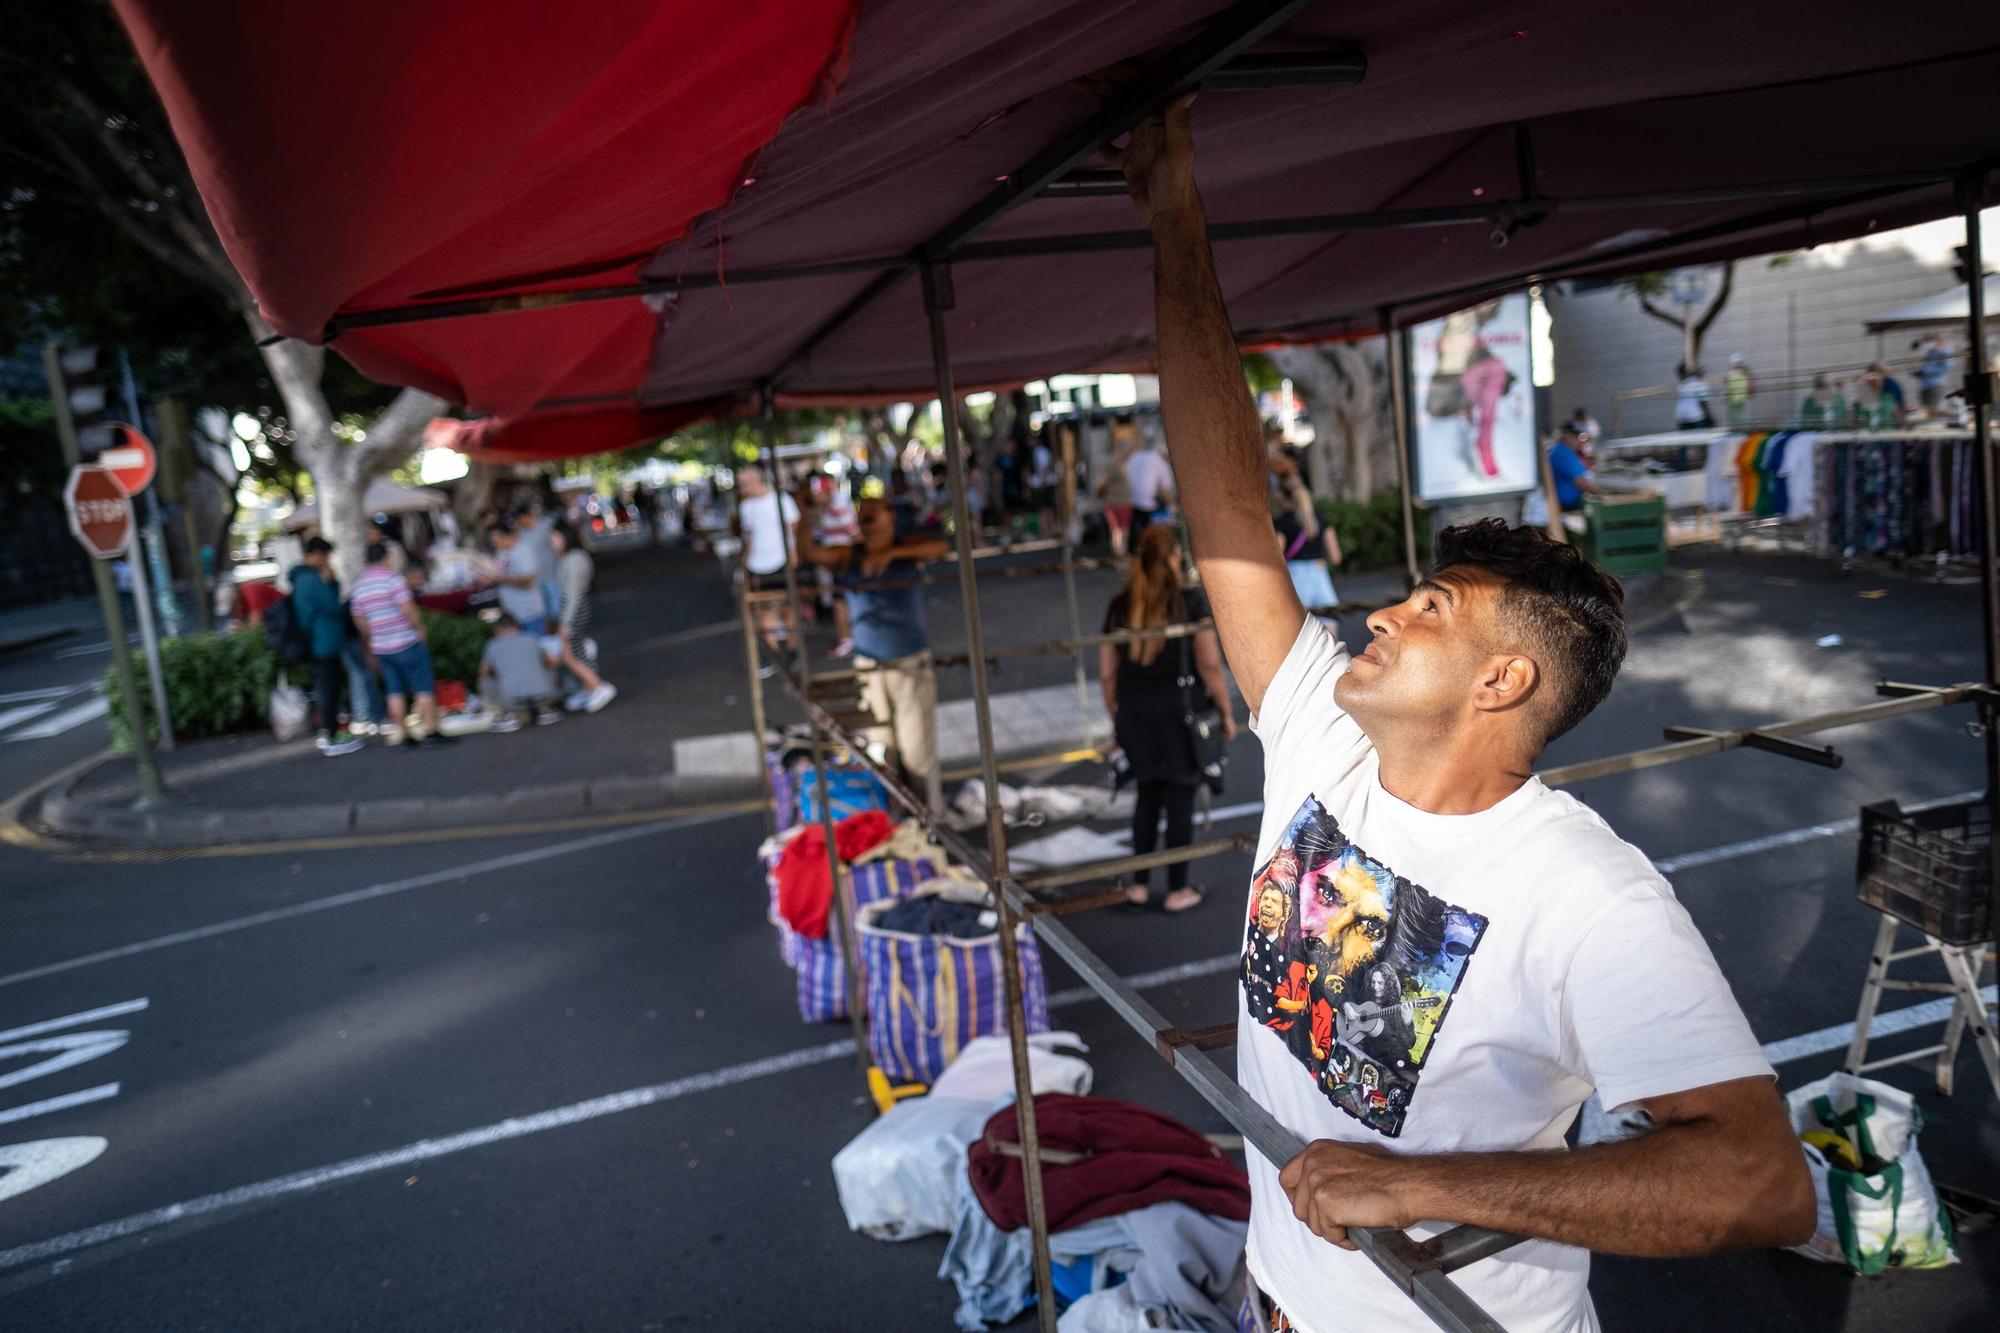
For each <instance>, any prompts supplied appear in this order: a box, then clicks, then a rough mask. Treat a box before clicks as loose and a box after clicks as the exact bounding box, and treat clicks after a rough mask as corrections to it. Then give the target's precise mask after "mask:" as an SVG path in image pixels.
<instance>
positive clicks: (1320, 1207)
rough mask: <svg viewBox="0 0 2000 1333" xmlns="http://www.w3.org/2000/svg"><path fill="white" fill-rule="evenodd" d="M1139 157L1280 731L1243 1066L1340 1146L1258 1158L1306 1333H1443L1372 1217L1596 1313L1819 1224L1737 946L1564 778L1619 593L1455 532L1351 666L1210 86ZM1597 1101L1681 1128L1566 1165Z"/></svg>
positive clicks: (1241, 618)
mask: <svg viewBox="0 0 2000 1333" xmlns="http://www.w3.org/2000/svg"><path fill="white" fill-rule="evenodd" d="M1122 160H1123V163H1124V166H1125V171H1126V175H1127V178H1128V180H1129V181H1130V183H1131V186H1132V193H1133V197H1134V199H1135V201H1136V202H1137V203H1138V205H1139V208H1140V211H1141V213H1143V214H1144V215H1145V216H1146V218H1147V221H1148V223H1149V224H1150V226H1151V228H1152V231H1153V236H1154V240H1155V244H1156V247H1157V249H1156V269H1155V297H1156V301H1157V307H1158V318H1159V349H1160V350H1159V356H1160V389H1161V403H1162V410H1163V411H1164V413H1165V415H1166V425H1167V429H1168V432H1169V434H1170V436H1171V438H1172V439H1173V440H1174V441H1175V447H1176V449H1177V450H1179V451H1180V464H1181V466H1180V469H1179V475H1180V481H1181V488H1180V489H1181V504H1182V509H1183V512H1184V514H1185V517H1186V520H1187V525H1188V531H1189V534H1190V536H1191V538H1192V545H1193V549H1194V554H1195V560H1196V562H1197V564H1198V565H1199V566H1200V569H1201V575H1202V580H1203V583H1204V585H1205V587H1206V590H1207V592H1208V595H1209V599H1210V601H1211V604H1212V605H1213V606H1214V608H1215V619H1216V628H1217V629H1218V630H1219V631H1220V633H1221V636H1222V642H1223V647H1224V649H1225V650H1226V652H1227V654H1228V658H1229V664H1230V667H1231V669H1232V670H1233V672H1234V673H1235V676H1236V681H1237V684H1238V686H1239V687H1240V688H1241V689H1242V692H1243V695H1244V697H1245V699H1247V700H1248V701H1249V704H1250V707H1251V709H1252V711H1253V713H1254V715H1255V716H1254V720H1253V725H1254V728H1255V730H1256V732H1257V735H1258V737H1259V738H1260V739H1261V740H1262V741H1263V744H1264V748H1265V793H1264V796H1265V811H1264V826H1263V831H1262V835H1261V838H1260V842H1259V853H1258V861H1257V866H1258V869H1257V872H1256V877H1255V879H1254V880H1253V882H1252V886H1251V892H1250V894H1249V898H1248V902H1247V904H1246V905H1245V909H1244V918H1243V920H1244V922H1245V924H1244V926H1243V927H1242V930H1243V934H1242V935H1241V937H1240V938H1241V939H1242V940H1243V961H1242V964H1241V967H1240V969H1239V971H1240V981H1241V985H1242V990H1243V995H1244V1005H1243V1009H1242V1010H1241V1012H1240V1013H1239V1016H1238V1031H1237V1038H1238V1040H1237V1067H1238V1077H1239V1078H1240V1080H1241V1082H1242V1084H1243V1086H1244V1088H1245V1089H1246V1090H1247V1091H1248V1092H1249V1093H1250V1094H1251V1096H1252V1097H1254V1098H1255V1099H1256V1100H1257V1101H1258V1102H1259V1103H1260V1104H1261V1105H1263V1106H1265V1107H1266V1108H1268V1109H1269V1110H1270V1111H1271V1112H1272V1114H1273V1115H1275V1116H1276V1117H1277V1119H1278V1120H1279V1121H1281V1122H1282V1123H1283V1124H1284V1125H1285V1126H1286V1127H1288V1128H1289V1129H1291V1130H1292V1131H1293V1132H1294V1133H1296V1134H1298V1135H1299V1136H1300V1137H1301V1138H1302V1139H1304V1140H1306V1141H1307V1143H1308V1144H1309V1146H1308V1147H1307V1148H1306V1150H1305V1151H1304V1152H1303V1153H1302V1154H1300V1155H1299V1157H1297V1158H1295V1159H1294V1160H1293V1161H1292V1162H1290V1163H1288V1164H1286V1165H1285V1166H1284V1167H1283V1169H1282V1170H1279V1169H1278V1168H1276V1167H1274V1166H1272V1165H1271V1164H1269V1163H1267V1162H1264V1161H1263V1160H1261V1159H1259V1158H1257V1157H1256V1156H1255V1154H1252V1156H1251V1161H1250V1183H1251V1199H1252V1208H1251V1218H1250V1233H1249V1242H1248V1244H1249V1264H1250V1272H1251V1275H1252V1277H1253V1278H1254V1279H1255V1281H1256V1283H1257V1285H1258V1287H1259V1289H1260V1291H1261V1293H1262V1295H1263V1298H1264V1299H1265V1301H1266V1303H1267V1304H1269V1305H1270V1306H1272V1307H1274V1308H1275V1309H1278V1310H1281V1311H1282V1312H1283V1314H1284V1316H1285V1317H1286V1318H1287V1319H1289V1321H1290V1323H1289V1327H1292V1328H1298V1329H1302V1330H1308V1331H1309V1333H1332V1331H1333V1330H1337V1329H1351V1328H1367V1329H1370V1330H1384V1329H1405V1328H1407V1329H1420V1328H1428V1327H1429V1326H1430V1325H1429V1321H1428V1320H1427V1319H1426V1318H1425V1316H1424V1315H1423V1314H1422V1313H1421V1312H1420V1311H1419V1310H1418V1309H1417V1307H1416V1306H1415V1305H1413V1304H1412V1303H1411V1302H1410V1300H1409V1298H1408V1297H1407V1296H1406V1295H1404V1294H1403V1293H1402V1292H1401V1291H1400V1290H1398V1289H1397V1287H1396V1286H1395V1285H1394V1284H1393V1283H1391V1282H1390V1281H1389V1280H1388V1279H1387V1278H1385V1277H1384V1276H1382V1274H1381V1273H1380V1272H1378V1271H1377V1270H1376V1269H1375V1267H1374V1266H1373V1265H1372V1264H1371V1263H1370V1262H1369V1261H1368V1260H1367V1259H1366V1258H1364V1257H1363V1256H1361V1255H1360V1254H1358V1253H1354V1252H1352V1246H1351V1242H1350V1241H1349V1240H1348V1237H1347V1228H1349V1227H1375V1226H1387V1227H1405V1228H1413V1229H1414V1230H1415V1231H1416V1232H1417V1234H1419V1235H1431V1234H1435V1233H1436V1232H1437V1231H1439V1230H1442V1229H1444V1228H1445V1227H1447V1226H1449V1225H1451V1224H1454V1223H1470V1224H1473V1225H1476V1226H1482V1227H1490V1228H1493V1229H1495V1230H1499V1231H1506V1232H1512V1233H1516V1234H1519V1235H1524V1236H1528V1237H1531V1238H1533V1239H1529V1240H1527V1241H1524V1242H1523V1243H1521V1244H1519V1245H1517V1246H1515V1247H1514V1248H1512V1249H1509V1250H1507V1251H1505V1252H1503V1253H1502V1254H1500V1255H1498V1256H1495V1257H1492V1258H1488V1259H1484V1260H1481V1261H1480V1262H1478V1263H1475V1264H1472V1265H1470V1266H1468V1267H1466V1268H1464V1269H1461V1270H1459V1271H1458V1272H1457V1273H1455V1274H1454V1280H1455V1281H1456V1282H1458V1284H1459V1285H1460V1286H1461V1287H1462V1288H1463V1289H1464V1290H1465V1292H1466V1293H1467V1294H1468V1295H1469V1296H1471V1297H1472V1299H1474V1300H1475V1301H1477V1302H1479V1303H1480V1304H1481V1305H1482V1306H1484V1307H1485V1309H1486V1311H1487V1312H1488V1313H1489V1314H1491V1315H1492V1316H1494V1317H1495V1318H1496V1319H1497V1320H1498V1321H1499V1322H1500V1324H1502V1325H1503V1326H1504V1327H1506V1328H1507V1329H1509V1330H1510V1333H1557V1331H1560V1333H1573V1331H1577V1330H1589V1329H1594V1328H1595V1327H1596V1316H1595V1313H1594V1312H1593V1310H1592V1308H1591V1304H1590V1297H1589V1293H1588V1291H1587V1290H1586V1287H1585V1279H1586V1277H1587V1275H1588V1270H1589V1254H1588V1251H1589V1250H1590V1249H1602V1250H1605V1251H1608V1252H1612V1253H1620V1254H1633V1255H1655V1256H1665V1255H1687V1254H1698V1253H1704V1252H1708V1251H1713V1250H1719V1249H1726V1248H1731V1247H1744V1246H1761V1245H1783V1244H1792V1243H1796V1242H1799V1241H1803V1240H1804V1239H1805V1238H1806V1237H1808V1236H1809V1235H1810V1234H1811V1233H1812V1230H1813V1225H1814V1211H1815V1210H1814V1203H1813V1191H1812V1185H1811V1182H1810V1180H1809V1179H1808V1177H1807V1173H1806V1170H1805V1165H1804V1161H1803V1158H1802V1156H1801V1153H1800V1149H1799V1146H1798V1144H1797V1143H1796V1142H1795V1141H1794V1139H1793V1135H1792V1131H1791V1129H1790V1126H1789V1124H1788V1122H1787V1119H1786V1115H1785V1109H1784V1105H1783V1103H1782V1102H1781V1101H1780V1099H1779V1097H1778V1094H1777V1091H1776V1089H1775V1087H1774V1084H1773V1078H1772V1071H1771V1067H1770V1065H1769V1063H1767V1062H1766V1060H1765V1059H1764V1057H1763V1054H1762V1052H1761V1051H1760V1050H1759V1048H1758V1044H1757V1041H1756V1039H1755V1038H1754V1037H1753V1036H1752V1035H1751V1033H1750V1030H1749V1027H1748V1025H1747V1024H1746V1023H1745V1022H1744V1019H1743V1016H1742V1013H1741V1011H1740V1010H1739V1009H1738V1008H1737V1006H1736V1003H1735V1001H1734V999H1733V998H1732V997H1731V995H1730V992H1729V987H1728V985H1727V984H1726V983H1725V982H1724V981H1723V979H1722V976H1721V974H1720V972H1719V971H1718V969H1717V968H1716V966H1715V962H1714V959H1713V958H1712V957H1711V956H1710V954H1709V951H1708V948H1707V946H1706V945H1705V944H1704V943H1703V941H1702V939H1701V937H1700V935H1699V934H1697V933H1696V931H1695V928H1694V926H1693V924H1692V922H1691V921H1690V920H1689V918H1688V915H1687V913H1686V912H1685V911H1684V910H1683V909H1682V908H1681V907H1680V905H1679V904H1678V903H1677V902H1676V901H1675V900H1674V895H1673V891H1672V890H1671V889H1670V888H1669V887H1668V885H1667V883H1666V881H1665V880H1663V879H1662V878H1661V877H1660V875H1659V874H1658V873H1657V872H1656V871H1655V870H1654V869H1653V868H1652V866H1651V865H1650V864H1649V863H1648V862H1647V860H1646V858H1645V857H1644V856H1643V855H1641V854H1640V853H1639V852H1638V851H1637V850H1636V849H1634V848H1632V847H1631V846H1629V845H1627V844H1626V843H1623V842H1621V841H1619V839H1618V837H1617V836H1616V835H1615V834H1614V833H1612V831H1611V830H1610V829H1609V828H1608V827H1607V826H1606V825H1605V823H1604V821H1603V820H1601V819H1599V818H1598V817H1597V816H1596V815H1595V814H1593V813H1592V812H1591V811H1590V810H1589V809H1588V808H1587V807H1586V806H1584V805H1582V804H1581V803H1579V802H1577V801H1576V800H1575V799H1573V798H1571V797H1570V796H1568V795H1565V794H1563V793H1561V792H1556V791H1552V790H1550V789H1549V788H1546V787H1544V786H1543V785H1542V784H1541V783H1540V782H1539V781H1537V780H1536V779H1535V778H1534V777H1533V775H1532V768H1533V764H1534V761H1535V759H1536V757H1537V756H1538V755H1539V754H1540V753H1541V751H1542V748H1543V747H1544V746H1545V745H1547V744H1548V742H1549V741H1551V740H1553V739H1554V738H1555V737H1556V736H1559V735H1561V734H1562V733H1563V732H1564V731H1566V730H1568V729H1569V728H1570V727H1572V726H1574V725H1575V724H1576V723H1577V722H1578V721H1579V720H1580V719H1582V718H1583V717H1584V716H1585V715H1586V714H1587V713H1589V712H1590V710H1591V709H1592V708H1593V707H1595V706H1596V705H1597V703H1598V702H1600V701H1601V700H1602V699H1603V698H1604V696H1605V695H1606V693H1608V692H1609V690H1610V688H1611V682H1612V679H1613V677H1614V676H1615V675H1616V673H1617V670H1618V666H1619V663H1620V662H1621V661H1622V660H1623V657H1624V653H1625V624H1624V610H1623V598H1622V594H1621V593H1620V591H1619V589H1618V586H1617V584H1616V583H1614V582H1613V581H1612V580H1610V579H1609V578H1607V577H1605V576H1604V575H1603V574H1601V573H1599V572H1598V571H1597V570H1595V569H1594V568H1592V567H1591V566H1590V565H1589V564H1588V563H1586V562H1585V561H1584V560H1583V559H1582V558H1581V557H1580V556H1579V555H1578V553H1577V552H1576V550H1575V549H1574V548H1573V547H1569V546H1565V545H1562V544H1560V543H1557V542H1554V541H1551V540H1550V539H1548V538H1547V537H1546V536H1544V535H1542V534H1541V533H1539V532H1536V531H1534V530H1532V529H1525V528H1515V529H1509V528H1507V527H1506V526H1505V525H1504V524H1502V523H1500V522H1499V521H1498V520H1489V521H1487V522H1485V523H1480V524H1474V525H1471V526H1469V527H1463V528H1453V529H1448V530H1446V531H1445V532H1444V533H1442V534H1440V537H1439V541H1438V547H1439V559H1438V564H1437V566H1436V568H1435V569H1434V570H1433V571H1432V574H1431V576H1430V577H1429V578H1427V579H1426V580H1424V582H1423V583H1421V584H1419V585H1418V587H1417V589H1416V591H1415V592H1414V593H1413V594H1412V595H1411V596H1410V598H1409V599H1408V600H1407V601H1405V602H1403V603H1402V604H1401V605H1399V606H1395V607H1392V608H1389V609H1386V610H1383V611H1379V612H1377V613H1375V614H1374V615H1372V616H1370V617H1369V619H1368V627H1369V629H1370V630H1371V631H1372V632H1373V634H1374V642H1373V643H1372V644H1371V645H1370V646H1369V648H1368V650H1367V651H1366V652H1364V653H1362V654H1361V655H1360V656H1359V657H1356V658H1351V659H1350V657H1349V655H1348V653H1347V650H1346V649H1345V648H1344V647H1343V646H1342V645H1341V643H1340V641H1339V640H1338V639H1336V638H1335V637H1334V635H1333V633H1332V632H1331V631H1330V630H1329V629H1328V628H1327V627H1326V626H1325V625H1324V624H1322V623H1321V622H1320V621H1318V620H1315V619H1313V618H1310V617H1308V616H1307V615H1306V613H1305V609H1304V608H1303V607H1302V606H1301V605H1300V604H1299V599H1298V597H1297V595H1296V594H1295V593H1294V592H1293V590H1292V583H1291V580H1290V578H1289V577H1288V576H1287V574H1286V571H1285V566H1284V564H1283V562H1282V561H1281V560H1280V559H1279V556H1278V552H1277V550H1276V548H1275V547H1274V545H1273V544H1272V542H1271V534H1270V526H1271V522H1270V516H1269V513H1268V512H1267V510H1266V508H1265V500H1264V477H1263V467H1264V459H1263V451H1262V448H1261V443H1260V439H1259V432H1258V425H1257V414H1256V409H1255V407H1254V406H1253V405H1252V403H1251V401H1250V395H1249V392H1248V390H1247V389H1246V387H1245V386H1244V381H1243V374H1242V371H1241V369H1240V368H1239V362H1238V355H1237V350H1236V346H1235V343H1234V340H1233V338H1232V336H1231V333H1230V324H1229V316H1228V312H1227V311H1226V310H1225V309H1224V306H1223V301H1222V293H1221V289H1220V287H1219V285H1218V284H1217V281H1216V277H1215V270H1214V265H1213V260H1212V258H1211V256H1210V254H1209V248H1208V242H1207V237H1206V230H1205V222H1204V218H1203V213H1202V207H1201V199H1200V196H1199V194H1198V193H1197V192H1196V189H1195V184H1194V166H1193V147H1192V141H1191V139H1190V136H1189V132H1188V125H1187V109H1186V105H1185V104H1182V105H1181V106H1179V107H1177V108H1175V109H1173V110H1171V111H1169V112H1168V113H1167V114H1166V115H1165V116H1164V117H1160V118H1156V119H1154V120H1151V121H1148V122H1146V123H1144V124H1142V125H1141V126H1140V127H1139V128H1138V129H1137V130H1136V131H1135V132H1134V134H1133V137H1132V143H1131V146H1130V147H1129V148H1128V149H1127V150H1125V152H1124V153H1123V154H1122ZM1593 1091H1595V1092H1596V1093H1597V1095H1598V1096H1599V1097H1600V1098H1601V1099H1602V1101H1603V1103H1604V1104H1605V1105H1606V1106H1607V1107H1610V1108H1614V1109H1615V1108H1620V1107H1627V1106H1640V1107H1643V1108H1644V1109H1645V1110H1646V1111H1647V1113H1648V1114H1649V1115H1650V1116H1651V1118H1652V1120H1653V1121H1654V1123H1655V1124H1656V1125H1657V1126H1658V1127H1657V1128H1656V1129H1655V1130H1654V1131H1653V1132H1651V1133H1649V1134H1647V1135H1645V1136H1644V1137H1641V1138H1637V1139H1633V1140H1628V1141H1624V1142H1618V1143H1605V1144H1597V1145H1592V1146H1590V1147H1586V1148H1581V1149H1579V1150H1577V1151H1574V1152H1569V1151H1565V1150H1564V1135H1565V1132H1566V1131H1567V1130H1568V1129H1569V1127H1570V1126H1571V1124H1572V1123H1573V1122H1574V1121H1575V1119H1576V1117H1577V1114H1578V1111H1579V1108H1580V1107H1581V1106H1582V1105H1583V1102H1584V1101H1585V1099H1586V1098H1588V1097H1589V1096H1590V1095H1591V1093H1592V1092H1593Z"/></svg>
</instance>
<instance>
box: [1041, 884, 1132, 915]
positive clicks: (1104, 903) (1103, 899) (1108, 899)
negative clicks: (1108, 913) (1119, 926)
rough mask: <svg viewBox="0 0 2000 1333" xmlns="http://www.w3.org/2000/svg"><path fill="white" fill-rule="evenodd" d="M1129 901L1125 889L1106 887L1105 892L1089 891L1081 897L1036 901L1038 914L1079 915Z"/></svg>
mask: <svg viewBox="0 0 2000 1333" xmlns="http://www.w3.org/2000/svg"><path fill="white" fill-rule="evenodd" d="M1126 901H1128V900H1127V899H1126V897H1125V890H1123V889H1106V890H1105V891H1104V892H1103V893H1087V894H1084V895H1083V896H1082V897H1080V898H1059V899H1057V900H1056V901H1055V902H1052V903H1051V902H1043V901H1042V900H1040V899H1036V900H1035V901H1034V912H1035V915H1037V916H1043V915H1046V916H1077V915H1080V914H1082V913H1084V912H1095V911H1098V910H1100V909H1102V908H1106V907H1118V906H1121V905H1123V904H1124V903H1125V902H1126Z"/></svg>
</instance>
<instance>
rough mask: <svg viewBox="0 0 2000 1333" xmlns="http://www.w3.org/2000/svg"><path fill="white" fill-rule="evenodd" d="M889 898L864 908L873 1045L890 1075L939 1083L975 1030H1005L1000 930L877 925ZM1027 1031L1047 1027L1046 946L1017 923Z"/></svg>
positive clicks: (863, 941)
mask: <svg viewBox="0 0 2000 1333" xmlns="http://www.w3.org/2000/svg"><path fill="white" fill-rule="evenodd" d="M888 906H889V904H887V903H877V904H874V905H872V906H869V907H865V908H863V909H861V912H860V914H859V916H860V920H859V922H858V923H857V926H856V931H857V933H858V934H859V935H860V936H861V964H862V972H863V975H864V976H865V978H866V993H867V996H868V1052H869V1055H870V1057H871V1058H872V1059H873V1060H874V1061H875V1063H876V1064H877V1065H878V1066H879V1067H880V1068H881V1069H882V1072H883V1073H885V1074H887V1075H888V1076H889V1077H890V1078H891V1079H893V1080H901V1081H905V1082H912V1083H935V1082H936V1081H937V1077H938V1075H939V1074H942V1073H943V1072H944V1071H945V1068H946V1067H947V1066H948V1065H950V1064H951V1062H952V1061H953V1060H955V1059H957V1058H958V1053H959V1051H960V1050H961V1049H963V1048H964V1047H965V1045H966V1044H967V1043H968V1042H970V1041H971V1040H972V1039H973V1038H975V1037H984V1036H989V1035H991V1034H993V1033H999V1032H1005V1031H1006V1030H1007V1001H1006V988H1005V986H1004V985H1003V978H1002V976H1001V972H1000V935H999V932H997V931H996V932H994V933H993V934H991V935H982V936H978V937H976V938H973V939H955V938H953V937H951V936H949V935H910V934H905V933H903V932H901V931H894V930H883V929H881V928H880V927H878V926H877V925H875V924H874V923H875V919H876V918H877V917H879V916H880V915H881V914H882V912H883V911H884V910H886V909H887V907H888ZM1015 929H1016V931H1017V932H1018V933H1017V934H1016V936H1015V939H1016V940H1018V941H1019V953H1020V958H1021V1001H1022V1008H1023V1010H1024V1012H1025V1013H1026V1015H1027V1020H1028V1031H1030V1032H1046V1031H1048V1030H1049V993H1048V982H1047V980H1046V979H1045V978H1044V976H1043V973H1042V955H1041V950H1040V949H1038V948H1037V947H1036V945H1035V936H1034V932H1033V931H1032V930H1030V929H1029V928H1028V926H1027V924H1026V923H1025V922H1023V923H1021V924H1019V925H1018V926H1016V927H1015Z"/></svg>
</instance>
